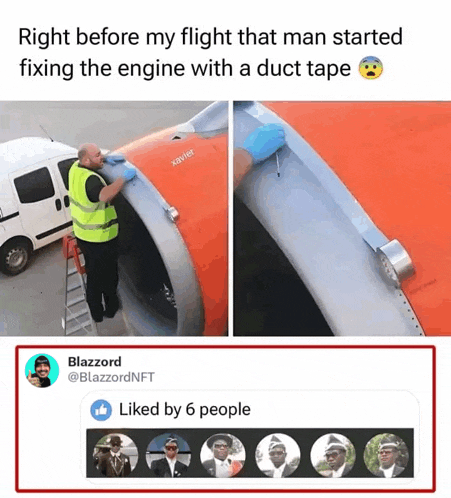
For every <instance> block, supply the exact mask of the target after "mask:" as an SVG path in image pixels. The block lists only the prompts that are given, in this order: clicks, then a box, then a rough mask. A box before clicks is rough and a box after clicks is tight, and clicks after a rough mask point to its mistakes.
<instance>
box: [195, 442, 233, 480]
mask: <svg viewBox="0 0 451 498" xmlns="http://www.w3.org/2000/svg"><path fill="white" fill-rule="evenodd" d="M207 446H208V447H209V448H210V450H211V451H212V453H213V458H212V459H210V460H206V461H205V462H202V465H203V466H204V467H205V469H206V470H207V472H208V473H209V474H210V475H211V476H213V477H233V476H235V475H236V474H238V472H239V471H240V470H241V469H242V468H243V464H242V463H241V462H239V461H238V460H232V459H231V458H229V453H230V450H231V449H232V446H233V440H232V438H231V437H230V436H229V435H228V434H215V435H214V436H211V437H210V438H209V439H207Z"/></svg>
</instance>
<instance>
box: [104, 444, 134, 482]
mask: <svg viewBox="0 0 451 498" xmlns="http://www.w3.org/2000/svg"><path fill="white" fill-rule="evenodd" d="M105 443H106V444H108V445H109V446H110V448H111V449H110V451H109V452H108V453H105V454H103V455H101V456H100V457H99V458H98V463H97V468H98V469H99V470H100V472H101V473H102V474H103V475H104V476H105V477H127V476H128V475H129V474H130V473H131V471H132V468H131V465H130V458H129V457H128V456H127V455H124V453H122V451H121V447H122V439H121V438H120V437H119V436H111V438H108V439H107V440H106V441H105ZM96 456H97V455H96Z"/></svg>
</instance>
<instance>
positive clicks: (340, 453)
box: [321, 434, 353, 477]
mask: <svg viewBox="0 0 451 498" xmlns="http://www.w3.org/2000/svg"><path fill="white" fill-rule="evenodd" d="M325 450H326V451H325V453H324V456H325V459H326V462H327V465H328V466H329V468H330V471H327V472H321V474H322V475H323V476H324V477H344V476H345V475H346V474H348V473H349V472H350V471H351V470H352V467H353V466H352V465H351V464H350V463H347V462H346V453H347V448H346V446H345V445H344V444H343V443H342V442H341V441H340V440H339V439H338V438H337V437H336V436H334V435H333V434H331V435H330V437H329V440H328V442H327V445H326V448H325Z"/></svg>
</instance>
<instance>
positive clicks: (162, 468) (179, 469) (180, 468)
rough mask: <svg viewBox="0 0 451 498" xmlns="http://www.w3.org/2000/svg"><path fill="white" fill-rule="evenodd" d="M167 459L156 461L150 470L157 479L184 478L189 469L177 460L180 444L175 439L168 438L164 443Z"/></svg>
mask: <svg viewBox="0 0 451 498" xmlns="http://www.w3.org/2000/svg"><path fill="white" fill-rule="evenodd" d="M164 452H165V455H166V456H165V458H161V459H160V460H154V461H153V462H152V463H151V465H150V470H151V471H152V473H153V475H154V476H155V477H184V476H185V474H186V472H187V471H188V467H187V466H186V465H185V464H184V463H182V462H179V461H178V460H177V453H178V452H179V444H178V441H177V439H176V438H175V437H168V438H167V439H166V441H165V443H164Z"/></svg>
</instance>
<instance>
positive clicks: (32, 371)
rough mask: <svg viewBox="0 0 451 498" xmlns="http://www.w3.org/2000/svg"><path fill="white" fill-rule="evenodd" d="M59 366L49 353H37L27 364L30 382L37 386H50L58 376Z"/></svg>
mask: <svg viewBox="0 0 451 498" xmlns="http://www.w3.org/2000/svg"><path fill="white" fill-rule="evenodd" d="M58 374H59V367H58V363H57V362H56V360H55V359H54V358H52V357H51V356H50V355H48V354H36V355H34V356H32V357H31V358H30V359H29V360H28V361H27V363H26V365H25V375H26V377H27V380H28V382H29V383H30V384H31V385H33V386H35V387H50V386H52V385H53V384H54V383H55V381H56V379H57V378H58Z"/></svg>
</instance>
